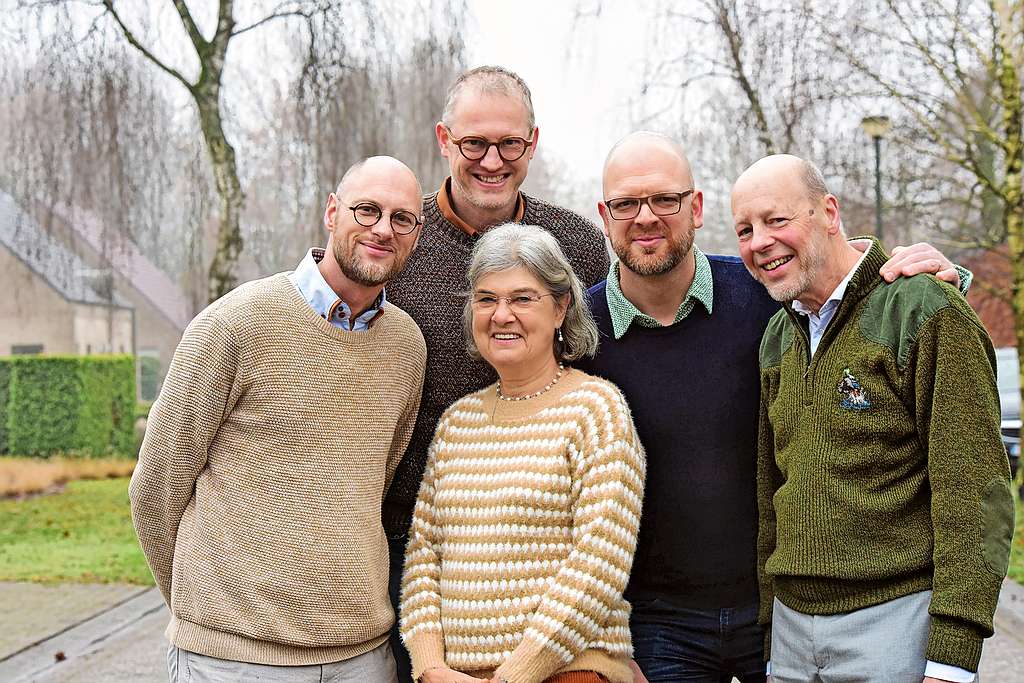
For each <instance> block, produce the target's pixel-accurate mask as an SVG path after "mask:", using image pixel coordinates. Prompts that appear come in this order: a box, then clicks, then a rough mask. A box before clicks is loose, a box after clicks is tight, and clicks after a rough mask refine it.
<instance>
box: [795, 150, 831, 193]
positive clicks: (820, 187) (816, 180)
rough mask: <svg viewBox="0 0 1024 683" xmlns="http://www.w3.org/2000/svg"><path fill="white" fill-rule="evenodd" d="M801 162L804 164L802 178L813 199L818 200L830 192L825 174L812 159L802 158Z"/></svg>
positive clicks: (801, 172)
mask: <svg viewBox="0 0 1024 683" xmlns="http://www.w3.org/2000/svg"><path fill="white" fill-rule="evenodd" d="M800 163H801V165H802V168H801V169H800V180H801V181H803V184H804V186H805V187H806V188H807V196H808V197H810V198H811V199H812V200H813V201H818V200H819V199H821V198H823V197H824V196H825V195H827V194H828V193H829V192H828V185H826V184H825V176H824V175H822V173H821V170H820V169H819V168H818V167H817V166H815V165H814V164H813V163H811V162H810V161H807V160H806V159H801V160H800Z"/></svg>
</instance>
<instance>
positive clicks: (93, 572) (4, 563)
mask: <svg viewBox="0 0 1024 683" xmlns="http://www.w3.org/2000/svg"><path fill="white" fill-rule="evenodd" d="M1015 498H1016V496H1015ZM1016 505H1017V518H1016V527H1017V528H1016V533H1015V534H1014V538H1013V546H1012V548H1011V554H1010V571H1009V575H1010V578H1011V579H1013V580H1015V581H1017V582H1018V583H1024V505H1022V504H1021V501H1020V500H1017V501H1016ZM0 581H40V582H62V581H71V582H100V583H107V582H126V583H136V584H143V585H152V583H153V577H152V575H151V574H150V573H149V568H148V567H147V566H146V561H145V559H144V558H143V556H142V551H141V550H140V549H139V545H138V542H137V541H136V540H135V531H134V529H133V528H132V520H131V514H130V512H129V510H128V479H127V478H121V479H101V480H97V481H73V482H71V483H69V484H68V485H67V487H66V489H65V490H64V491H63V492H61V493H57V494H51V495H44V496H37V497H34V498H27V499H24V500H14V499H6V500H5V499H0Z"/></svg>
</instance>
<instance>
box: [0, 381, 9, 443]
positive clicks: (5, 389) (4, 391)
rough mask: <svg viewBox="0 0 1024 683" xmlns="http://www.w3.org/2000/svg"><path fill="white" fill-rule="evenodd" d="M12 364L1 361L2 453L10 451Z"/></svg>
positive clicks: (0, 418) (0, 431) (0, 426)
mask: <svg viewBox="0 0 1024 683" xmlns="http://www.w3.org/2000/svg"><path fill="white" fill-rule="evenodd" d="M10 382H11V365H10V363H0V453H9V452H10V451H9V450H8V448H7V397H8V396H9V395H10V391H11V389H10Z"/></svg>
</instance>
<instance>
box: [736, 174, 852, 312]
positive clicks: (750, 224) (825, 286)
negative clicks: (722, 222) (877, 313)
mask: <svg viewBox="0 0 1024 683" xmlns="http://www.w3.org/2000/svg"><path fill="white" fill-rule="evenodd" d="M758 164H761V165H760V166H759V165H758ZM758 164H755V165H754V166H752V167H751V168H750V169H749V170H748V171H747V172H745V173H744V174H743V175H742V176H741V177H740V179H739V180H737V181H736V185H735V187H734V188H733V192H732V213H733V223H734V227H735V230H736V238H737V240H738V241H739V249H740V256H741V257H742V259H743V263H744V265H746V267H747V270H748V271H749V272H750V274H751V275H752V276H754V278H755V279H756V280H757V281H758V282H760V283H761V284H763V285H764V286H765V288H766V289H767V290H768V294H769V295H771V297H772V298H773V299H775V300H776V301H780V302H787V301H793V300H797V299H798V300H800V301H803V302H804V303H811V304H812V307H814V306H813V304H814V303H815V302H818V301H819V300H820V301H824V299H827V297H828V296H829V294H831V292H832V289H833V288H834V286H835V284H837V283H833V282H832V280H833V279H835V278H834V276H833V274H832V273H831V272H830V268H829V267H828V266H829V262H830V259H831V257H832V253H831V252H832V249H831V241H830V237H831V236H835V235H838V234H839V207H838V203H837V202H836V198H835V197H833V196H832V195H830V194H827V195H825V196H824V197H821V198H819V199H813V198H812V197H811V195H810V193H809V191H808V188H807V185H806V184H805V183H804V182H803V181H802V180H801V176H800V168H799V167H798V166H796V165H795V162H791V161H790V160H788V159H781V160H777V161H775V160H771V158H769V159H767V160H762V162H758ZM840 279H841V277H840ZM825 290H827V291H825ZM822 294H824V298H822V297H821V295H822ZM805 299H807V301H805ZM819 305H820V304H819Z"/></svg>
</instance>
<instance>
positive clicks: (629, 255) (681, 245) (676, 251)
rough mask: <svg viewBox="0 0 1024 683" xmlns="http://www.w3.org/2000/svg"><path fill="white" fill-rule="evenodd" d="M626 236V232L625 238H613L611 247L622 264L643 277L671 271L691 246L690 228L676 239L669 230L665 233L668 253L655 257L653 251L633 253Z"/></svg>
mask: <svg viewBox="0 0 1024 683" xmlns="http://www.w3.org/2000/svg"><path fill="white" fill-rule="evenodd" d="M628 237H629V236H628V234H627V236H626V238H625V240H622V241H620V240H613V241H612V249H613V250H614V251H615V255H616V256H618V257H619V261H621V262H622V264H623V265H625V266H626V267H627V268H629V269H630V270H631V271H633V272H634V273H636V274H637V275H640V276H643V277H650V276H653V275H664V274H665V273H667V272H669V271H671V270H672V269H673V268H675V267H676V266H678V265H679V264H680V263H682V261H683V259H684V258H686V255H687V254H689V253H690V249H692V248H693V229H692V228H691V229H689V230H686V231H685V232H684V233H683V235H682V237H680V238H679V239H678V240H677V239H674V238H673V237H672V233H671V232H668V233H666V234H665V241H666V243H667V244H668V253H667V254H665V255H664V256H662V257H661V258H657V257H655V255H654V254H653V253H652V254H643V255H642V256H637V255H635V254H634V253H633V252H632V251H631V250H630V244H631V243H630V242H628V241H626V240H628Z"/></svg>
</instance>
